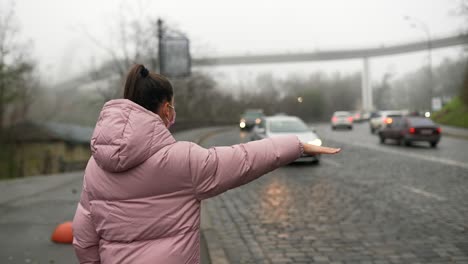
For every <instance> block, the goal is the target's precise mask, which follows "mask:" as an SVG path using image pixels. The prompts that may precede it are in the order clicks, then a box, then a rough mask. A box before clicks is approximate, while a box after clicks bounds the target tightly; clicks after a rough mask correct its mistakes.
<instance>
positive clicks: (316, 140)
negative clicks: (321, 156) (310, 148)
mask: <svg viewBox="0 0 468 264" xmlns="http://www.w3.org/2000/svg"><path fill="white" fill-rule="evenodd" d="M307 143H309V144H311V145H315V146H322V140H320V139H318V138H316V139H314V140H312V141H309V142H307Z"/></svg>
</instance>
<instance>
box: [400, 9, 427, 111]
mask: <svg viewBox="0 0 468 264" xmlns="http://www.w3.org/2000/svg"><path fill="white" fill-rule="evenodd" d="M404 19H405V20H407V21H409V22H412V23H411V24H410V26H411V27H412V28H419V29H421V30H422V31H423V32H424V34H425V35H426V40H427V73H428V74H427V75H428V77H429V91H428V96H429V105H428V109H427V110H429V111H432V97H433V96H434V91H433V90H434V88H433V87H434V77H433V74H432V37H431V30H430V29H429V26H428V25H427V24H426V23H424V22H423V21H421V20H419V19H416V18H414V17H410V16H405V17H404Z"/></svg>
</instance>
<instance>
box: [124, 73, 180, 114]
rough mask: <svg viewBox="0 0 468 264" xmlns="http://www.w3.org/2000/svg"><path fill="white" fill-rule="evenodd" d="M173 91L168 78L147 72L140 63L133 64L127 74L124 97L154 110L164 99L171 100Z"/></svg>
mask: <svg viewBox="0 0 468 264" xmlns="http://www.w3.org/2000/svg"><path fill="white" fill-rule="evenodd" d="M173 96H174V92H173V89H172V85H171V83H170V82H169V80H168V79H167V78H166V77H164V76H162V75H160V74H157V73H152V72H149V71H148V69H146V68H145V66H143V65H142V64H135V65H134V66H133V67H132V68H131V69H130V71H129V72H128V74H127V79H126V81H125V88H124V98H125V99H129V100H131V101H133V102H135V103H137V104H139V105H141V106H143V107H144V108H146V109H148V110H150V111H152V112H156V111H157V110H158V109H159V106H160V105H161V104H162V103H163V102H165V101H169V102H171V101H172V97H173Z"/></svg>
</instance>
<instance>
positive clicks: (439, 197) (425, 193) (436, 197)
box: [403, 185, 447, 202]
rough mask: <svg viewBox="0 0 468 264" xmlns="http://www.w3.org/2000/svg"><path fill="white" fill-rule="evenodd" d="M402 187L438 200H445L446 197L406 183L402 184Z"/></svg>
mask: <svg viewBox="0 0 468 264" xmlns="http://www.w3.org/2000/svg"><path fill="white" fill-rule="evenodd" d="M403 188H405V189H407V190H409V191H411V192H413V193H416V194H419V195H422V196H425V197H427V198H434V199H436V200H438V201H441V202H443V201H446V200H447V199H446V198H445V197H442V196H440V195H437V194H434V193H430V192H426V191H424V190H421V189H418V188H414V187H412V186H407V185H403Z"/></svg>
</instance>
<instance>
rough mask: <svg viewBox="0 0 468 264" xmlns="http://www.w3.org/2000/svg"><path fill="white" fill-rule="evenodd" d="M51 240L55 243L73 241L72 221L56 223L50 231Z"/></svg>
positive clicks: (69, 242)
mask: <svg viewBox="0 0 468 264" xmlns="http://www.w3.org/2000/svg"><path fill="white" fill-rule="evenodd" d="M52 241H54V242H55V243H65V244H71V243H72V242H73V231H72V222H65V223H62V224H60V225H58V226H57V227H56V228H55V230H54V233H52Z"/></svg>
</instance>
